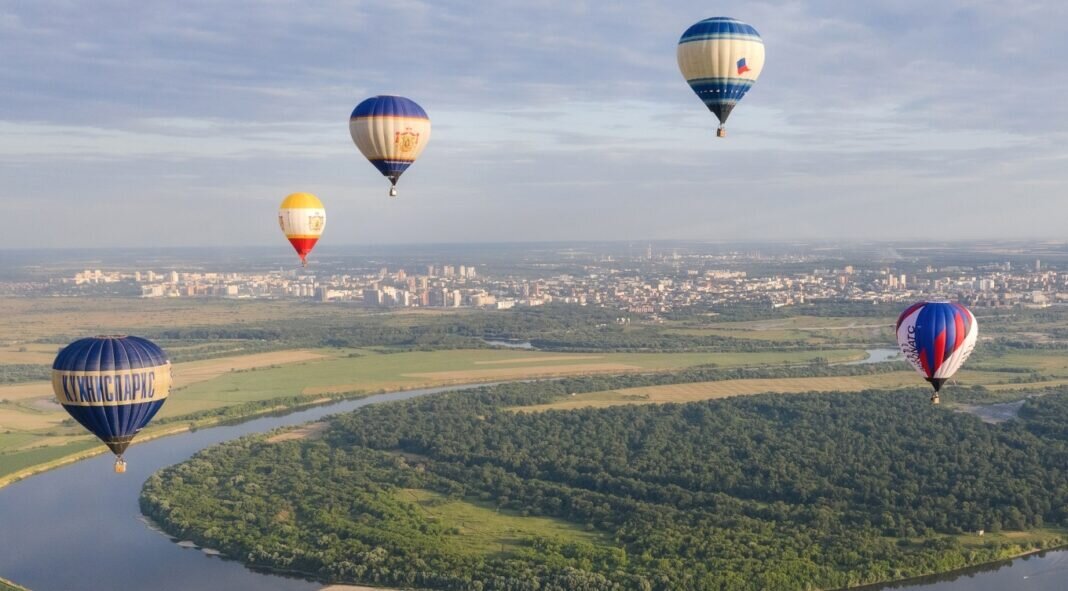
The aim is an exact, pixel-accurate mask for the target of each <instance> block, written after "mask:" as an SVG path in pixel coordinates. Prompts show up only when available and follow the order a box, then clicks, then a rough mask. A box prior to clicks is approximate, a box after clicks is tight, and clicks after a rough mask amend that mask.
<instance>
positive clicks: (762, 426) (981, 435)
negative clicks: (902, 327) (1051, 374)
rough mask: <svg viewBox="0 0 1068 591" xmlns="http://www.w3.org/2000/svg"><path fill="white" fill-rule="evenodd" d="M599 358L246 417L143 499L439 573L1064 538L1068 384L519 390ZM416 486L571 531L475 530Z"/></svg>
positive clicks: (580, 584) (886, 574)
mask: <svg viewBox="0 0 1068 591" xmlns="http://www.w3.org/2000/svg"><path fill="white" fill-rule="evenodd" d="M842 370H843V368H834V369H827V370H826V371H842ZM782 371H791V369H790V368H783V369H782ZM613 379H616V378H607V377H598V378H579V379H573V380H559V381H553V382H537V383H514V384H504V385H498V386H493V387H484V388H478V389H475V390H470V391H463V392H456V393H449V394H442V395H436V396H430V397H426V398H422V399H416V400H412V401H407V402H399V403H389V404H379V405H373V406H368V407H365V408H362V409H360V410H358V411H355V412H352V413H349V414H345V415H341V416H338V417H335V418H334V419H333V420H332V421H330V423H329V425H328V426H327V428H326V430H325V431H324V432H323V433H321V434H320V436H319V437H317V438H309V439H299V440H291V441H283V442H271V441H269V439H268V438H267V437H265V436H251V437H247V438H244V439H241V440H238V441H235V442H231V443H228V444H224V445H222V446H218V447H215V448H211V449H209V450H206V451H204V452H201V453H199V454H198V455H196V456H194V457H193V458H192V459H191V460H189V461H187V462H185V463H182V464H179V465H177V466H174V467H171V468H168V469H166V470H163V471H161V472H160V473H158V474H156V475H154V476H152V477H151V478H150V479H149V480H148V481H147V482H146V484H145V487H144V490H143V492H142V497H141V505H142V510H143V511H144V512H145V514H146V515H149V516H150V517H152V518H153V519H154V520H156V521H157V522H158V523H159V524H160V525H161V526H162V527H163V528H164V529H165V530H166V531H168V532H170V533H171V534H172V535H175V536H180V537H182V538H183V539H192V540H194V541H196V542H197V543H198V544H201V545H204V546H208V547H212V548H217V549H219V550H221V551H222V552H223V553H224V554H225V555H227V556H229V557H233V558H236V559H239V560H241V561H243V562H245V563H247V564H250V565H254V566H257V567H260V568H269V569H276V570H282V571H288V572H293V573H299V574H304V575H305V576H310V577H313V578H316V579H320V580H323V581H329V582H362V583H371V584H380V585H392V586H401V587H415V588H426V589H450V590H451V589H455V590H460V589H482V590H502V591H503V590H535V589H537V590H541V591H548V590H559V591H566V590H585V589H590V590H592V589H619V590H623V589H644V590H654V589H655V590H662V591H668V590H672V591H677V590H681V589H694V590H713V589H716V590H738V591H745V590H757V589H782V590H806V589H817V588H818V589H834V588H843V587H848V586H856V585H860V584H865V583H873V582H879V581H885V580H891V579H900V578H906V577H912V576H917V575H922V574H929V573H933V572H942V571H947V570H952V569H956V568H961V567H964V566H968V565H972V564H978V563H982V562H988V561H990V560H994V559H997V558H1002V557H1006V556H1010V555H1014V554H1017V553H1020V552H1023V551H1027V550H1030V549H1032V548H1034V547H1036V546H1042V547H1049V546H1054V545H1062V544H1064V543H1066V536H1065V535H1064V533H1063V532H1064V531H1065V528H1068V471H1066V470H1065V466H1068V428H1066V427H1065V425H1068V388H1061V389H1058V390H1052V391H1049V392H1048V393H1046V394H1045V395H1044V396H1041V397H1035V398H1031V399H1029V400H1028V401H1027V402H1026V403H1025V404H1024V406H1023V408H1022V409H1021V412H1020V418H1019V419H1017V420H1014V421H1010V422H1007V423H1003V424H1000V425H990V424H985V423H983V422H981V421H980V420H979V419H978V418H976V417H974V416H971V415H966V414H961V413H955V412H952V411H949V410H947V409H944V408H935V407H932V406H931V405H930V404H928V403H927V397H926V392H925V391H921V390H914V391H913V390H897V391H894V392H884V391H866V392H862V393H858V394H838V393H822V394H816V393H812V394H797V395H775V394H767V395H756V396H749V397H736V398H728V399H722V400H713V401H706V402H696V403H690V404H667V405H636V406H618V407H611V408H604V409H596V410H593V409H591V410H577V411H566V412H560V411H551V412H542V413H532V412H523V409H522V407H523V406H527V405H532V404H539V403H544V402H547V401H551V400H554V399H557V398H559V397H561V396H565V395H567V394H568V393H573V392H575V391H586V390H585V388H587V387H588V388H591V389H592V388H604V387H605V386H606V383H608V385H609V386H610V387H623V386H624V385H623V384H612V383H611V382H612V380H613ZM623 379H626V380H635V379H642V378H641V376H628V377H626V378H623ZM594 381H596V383H592V382H594ZM627 385H630V383H629V382H628V384H627ZM410 490H419V491H427V493H426V494H433V495H437V496H438V498H439V499H444V500H448V502H449V503H451V505H449V506H455V505H456V504H464V505H465V506H470V507H473V508H476V509H478V508H481V509H479V510H482V509H489V510H490V511H487V513H491V514H492V512H496V513H497V514H500V515H509V516H515V517H540V518H551V519H553V520H558V521H559V522H560V523H561V524H565V525H567V526H568V527H572V528H574V530H575V531H576V532H582V533H584V534H588V535H586V536H585V537H579V536H577V535H576V536H572V537H569V536H566V535H563V536H562V535H555V536H553V535H536V534H532V535H528V536H526V537H525V538H524V539H523V540H522V542H521V543H515V544H508V545H506V544H504V543H503V542H502V543H501V545H500V548H497V549H494V550H483V551H475V550H473V549H472V547H471V546H470V544H469V540H470V538H466V537H465V535H464V532H463V531H461V529H462V527H460V526H458V525H456V524H453V523H450V522H449V521H448V520H447V519H444V518H443V517H442V514H432V513H429V512H428V510H427V509H426V508H425V507H422V506H421V505H419V504H418V503H415V502H412V501H411V500H407V499H406V497H404V496H402V495H400V494H399V492H398V491H410ZM440 502H444V501H440ZM980 529H982V530H986V531H987V532H989V533H988V535H987V537H986V538H975V536H973V535H967V534H973V533H974V532H976V531H977V530H980ZM1003 530H1034V531H1041V532H1044V533H1045V534H1046V535H1045V537H1042V538H1040V539H1039V538H1027V537H1023V538H1019V539H1017V538H1012V539H1010V538H1006V537H1003V536H999V532H1001V531H1003ZM977 539H978V540H981V541H978V542H977V541H976V540H977Z"/></svg>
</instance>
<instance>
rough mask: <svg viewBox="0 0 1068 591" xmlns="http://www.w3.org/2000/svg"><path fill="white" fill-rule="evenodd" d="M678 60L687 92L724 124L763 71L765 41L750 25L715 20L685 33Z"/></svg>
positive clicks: (726, 18) (709, 20)
mask: <svg viewBox="0 0 1068 591" xmlns="http://www.w3.org/2000/svg"><path fill="white" fill-rule="evenodd" d="M677 57H678V60H679V70H681V71H682V76H683V77H684V78H686V82H687V83H688V84H689V85H690V88H692V89H693V91H694V92H695V93H697V96H698V98H700V99H701V100H702V101H703V102H704V103H705V106H707V107H708V110H709V111H712V112H713V113H714V114H715V115H716V117H717V118H719V122H720V124H723V123H726V121H727V117H729V116H730V114H731V111H732V110H734V107H735V105H737V104H738V101H740V100H742V97H743V96H745V93H746V92H749V89H750V88H752V86H753V83H755V82H756V80H757V78H759V77H760V71H761V70H763V69H764V41H763V39H761V38H760V33H757V30H756V29H754V28H753V27H752V26H751V25H748V24H746V23H743V22H742V21H740V20H737V19H733V18H729V17H725V16H717V17H713V18H708V19H705V20H703V21H701V22H698V23H696V24H694V25H693V26H692V27H690V28H689V29H686V32H685V33H683V34H682V38H681V39H679V47H678V54H677Z"/></svg>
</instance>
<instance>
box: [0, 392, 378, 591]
mask: <svg viewBox="0 0 1068 591" xmlns="http://www.w3.org/2000/svg"><path fill="white" fill-rule="evenodd" d="M387 393H388V392H374V393H364V392H354V393H351V394H340V395H336V396H323V397H320V398H316V399H314V400H310V401H306V402H296V403H294V404H277V405H274V406H268V407H263V408H256V409H250V410H249V411H248V412H246V413H240V414H227V415H225V416H213V417H204V418H200V419H193V420H190V421H182V422H183V424H181V425H176V426H170V427H168V426H160V427H158V428H151V427H150V428H149V431H148V432H147V433H144V434H143V435H139V436H138V438H137V439H136V440H134V442H133V445H131V446H130V447H131V448H134V449H136V447H137V445H138V444H144V443H147V442H149V441H154V440H156V439H160V438H163V437H170V436H173V435H179V434H181V433H188V432H190V431H194V430H197V429H207V428H210V427H216V426H219V425H224V424H228V423H240V422H243V421H248V420H251V419H255V418H258V417H261V416H264V415H270V414H275V413H287V412H296V411H299V410H304V409H307V408H314V407H316V406H322V405H324V404H330V403H333V402H341V401H344V400H359V399H361V398H366V397H368V396H374V395H376V394H387ZM181 420H182V419H180V418H179V419H176V420H172V422H176V421H181ZM105 453H109V452H108V449H107V447H105V446H104V445H103V444H100V445H94V447H93V448H91V449H88V450H83V451H79V452H76V453H72V454H70V455H66V456H63V457H61V458H57V459H54V460H50V461H47V462H42V463H40V464H36V465H33V466H30V467H28V468H24V469H22V470H19V471H17V472H12V473H10V474H5V475H4V476H2V477H0V489H2V488H4V487H5V486H9V485H11V484H14V483H16V482H19V481H20V480H25V479H26V478H29V477H31V476H34V475H36V474H41V473H43V472H48V471H50V470H55V469H57V468H62V467H63V466H67V465H70V464H73V463H75V462H80V461H82V460H86V459H89V458H92V457H95V456H99V455H102V454H105ZM0 591H2V589H0Z"/></svg>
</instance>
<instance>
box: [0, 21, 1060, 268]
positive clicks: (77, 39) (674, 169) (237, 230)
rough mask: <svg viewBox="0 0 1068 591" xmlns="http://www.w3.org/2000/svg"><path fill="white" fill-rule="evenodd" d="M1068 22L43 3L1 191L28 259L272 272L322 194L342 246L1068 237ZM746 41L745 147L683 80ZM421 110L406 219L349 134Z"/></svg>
mask: <svg viewBox="0 0 1068 591" xmlns="http://www.w3.org/2000/svg"><path fill="white" fill-rule="evenodd" d="M476 8H479V9H476ZM1066 11H1068V8H1065V7H1063V6H1061V5H1058V4H1053V3H1045V2H1023V1H1020V2H1010V3H1007V4H1006V3H1004V2H1000V3H992V2H965V1H960V2H946V3H938V4H936V5H930V4H921V3H919V2H903V3H890V2H880V3H864V4H863V5H842V4H840V3H828V2H756V3H741V2H725V3H722V4H720V5H717V6H716V7H715V8H714V9H713V8H710V7H708V6H706V5H703V4H701V3H697V2H680V3H678V4H676V5H673V6H670V7H665V6H662V5H661V4H658V3H652V2H648V3H630V4H628V5H627V6H626V7H625V8H614V7H601V6H586V5H581V4H577V5H576V4H573V3H553V4H543V5H539V6H538V7H528V6H523V5H510V6H509V5H505V6H491V7H483V6H482V5H478V6H476V5H475V4H471V3H463V2H454V3H447V4H444V5H440V6H431V5H429V4H424V3H421V2H403V3H397V2H368V3H364V4H360V5H351V4H348V3H334V4H331V5H328V6H326V7H321V8H319V9H317V10H316V9H312V8H308V7H306V6H303V5H300V4H297V3H284V2H283V3H276V4H272V5H270V6H263V5H259V4H252V5H249V6H244V7H238V8H235V7H233V6H232V5H230V6H215V5H212V4H206V5H201V6H196V7H187V8H184V9H182V10H181V11H178V10H177V9H176V8H174V7H170V6H167V5H153V4H123V3H118V4H115V5H112V6H110V7H107V8H103V9H101V8H97V7H93V8H89V7H82V6H78V5H65V4H57V3H51V2H41V3H34V4H30V5H26V4H23V5H19V6H17V7H10V8H6V9H3V10H0V31H2V32H3V35H0V47H3V49H4V52H5V54H6V55H10V56H14V59H12V60H11V62H10V64H9V66H8V67H7V68H5V69H2V70H0V80H2V81H3V84H2V87H3V88H4V90H3V91H0V108H2V109H3V112H4V115H3V116H0V130H3V133H2V134H0V183H2V185H0V186H3V187H4V189H3V190H4V195H5V203H6V204H8V206H9V208H10V209H9V211H11V212H12V214H13V215H14V216H15V217H16V219H18V220H19V221H18V223H16V224H12V226H11V227H10V228H9V230H8V232H5V234H4V237H3V238H0V248H15V247H29V248H39V247H61V248H64V247H65V248H81V247H105V246H109V245H111V246H138V247H143V246H155V245H159V246H195V245H226V246H245V245H256V246H262V245H269V244H273V243H275V242H277V241H281V240H282V238H281V236H280V235H279V234H278V230H277V227H276V226H275V225H274V211H275V209H276V208H277V205H278V202H280V201H281V199H282V197H284V196H285V195H286V194H287V193H290V192H293V191H296V190H308V191H311V192H314V193H316V194H318V195H319V196H320V197H321V198H322V199H323V201H324V203H325V204H326V207H327V210H328V216H329V222H328V225H327V229H326V233H325V234H324V237H323V247H324V248H325V247H327V245H328V244H331V243H333V244H339V245H341V244H369V243H370V244H390V243H410V242H419V243H433V242H447V243H456V242H497V241H513V240H520V241H541V240H546V241H560V240H567V241H571V240H577V239H587V240H621V241H627V240H636V241H644V240H649V239H653V240H656V239H667V238H683V239H716V240H725V241H737V240H746V239H751V240H769V239H772V240H774V239H778V240H814V239H824V240H836V239H842V240H858V239H865V238H877V239H882V240H891V239H895V238H896V239H903V240H909V239H921V238H927V239H932V240H943V239H950V240H975V239H983V238H1027V237H1037V238H1056V237H1059V236H1060V235H1061V234H1060V232H1061V229H1060V227H1059V226H1060V218H1061V215H1063V214H1065V213H1068V209H1066V206H1064V205H1063V204H1062V203H1061V201H1062V199H1061V193H1062V192H1063V191H1062V188H1063V187H1064V186H1065V183H1064V181H1065V180H1066V178H1065V175H1066V174H1068V173H1065V172H1064V171H1063V166H1061V163H1062V162H1063V160H1064V153H1063V150H1062V148H1061V147H1060V146H1061V145H1062V144H1063V142H1062V141H1061V140H1063V138H1064V135H1065V131H1064V130H1065V123H1066V122H1068V106H1065V104H1064V103H1063V101H1061V100H1059V97H1060V89H1062V88H1064V87H1065V83H1066V74H1065V73H1064V72H1063V68H1061V67H1059V66H1060V64H1059V61H1058V59H1057V56H1059V55H1062V54H1063V53H1064V50H1065V49H1068V41H1066V38H1065V37H1064V36H1063V34H1062V31H1061V28H1062V27H1061V25H1060V23H1063V22H1064V17H1065V16H1068V14H1066ZM717 14H725V15H731V16H736V17H739V18H742V19H743V20H746V21H748V22H751V23H752V24H753V25H754V26H755V27H756V28H757V29H758V30H759V31H760V32H761V34H762V35H763V36H764V38H765V42H766V44H767V48H768V62H767V67H766V70H765V72H764V74H763V75H762V77H761V80H760V82H759V83H758V84H757V85H756V87H755V88H754V89H753V91H752V92H751V93H750V95H749V96H748V97H747V98H746V100H745V101H744V102H743V103H742V105H741V106H740V107H739V108H738V111H737V112H736V114H735V115H734V116H733V117H732V119H731V125H730V128H731V135H730V136H729V137H728V138H727V139H725V140H718V139H716V138H715V137H714V130H715V120H714V118H713V117H712V116H711V115H710V114H709V113H707V112H705V110H704V108H703V107H702V106H701V104H700V102H699V101H698V100H697V99H696V98H695V97H693V96H692V93H691V92H690V90H689V88H688V87H687V86H686V84H685V82H684V81H683V80H682V77H681V76H680V75H679V73H678V71H677V68H676V65H675V58H674V52H675V43H676V42H677V40H678V36H679V35H680V34H681V32H682V31H683V30H684V29H685V28H686V27H687V26H689V24H691V23H692V22H694V21H696V20H699V19H701V18H705V17H709V16H715V15H717ZM383 36H387V37H391V38H392V37H396V38H398V39H400V40H401V41H400V42H399V43H400V47H401V48H402V49H401V50H397V49H396V46H395V45H394V44H392V43H385V42H383V41H382V39H383ZM1010 75H1013V76H1014V77H1015V76H1021V75H1023V76H1026V79H1027V84H1026V85H1023V84H1018V83H1015V82H1014V83H1008V82H1007V80H1006V79H1007V78H1008V76H1010ZM992 89H995V90H996V92H997V93H998V97H999V98H998V99H997V100H990V97H989V93H990V92H991V90H992ZM391 92H395V93H400V94H408V95H411V96H412V97H413V98H417V100H419V102H420V103H421V104H423V105H424V107H426V109H427V111H428V112H429V114H430V116H431V118H432V120H433V121H434V125H435V127H434V139H433V141H432V143H431V144H430V146H429V147H428V148H427V151H426V152H425V154H424V156H423V158H422V159H421V160H420V162H418V163H417V164H416V166H414V167H413V168H412V170H411V171H410V172H409V173H408V174H407V175H406V176H405V181H404V185H403V186H402V188H401V196H400V198H399V199H397V200H393V201H390V200H387V199H386V197H385V186H384V185H383V181H382V179H381V178H380V177H379V176H378V175H377V173H376V172H375V171H374V170H373V168H372V167H371V166H370V165H369V164H367V162H365V161H364V160H363V159H362V158H361V157H360V156H359V154H358V153H357V152H356V150H355V148H354V147H353V146H351V142H350V141H349V138H348V136H347V129H346V125H345V120H346V118H347V115H348V113H349V111H351V109H352V107H353V106H354V105H355V104H356V102H358V101H359V100H360V99H361V98H363V97H365V96H367V95H371V94H378V93H391ZM1058 214H1061V215H1058ZM101 228H118V229H120V230H121V232H115V231H112V230H108V231H102V230H101Z"/></svg>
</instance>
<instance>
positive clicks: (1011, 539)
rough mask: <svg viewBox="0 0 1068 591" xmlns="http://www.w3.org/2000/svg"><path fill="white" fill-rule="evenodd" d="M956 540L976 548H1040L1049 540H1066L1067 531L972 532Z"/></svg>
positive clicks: (1052, 529)
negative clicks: (1010, 545)
mask: <svg viewBox="0 0 1068 591" xmlns="http://www.w3.org/2000/svg"><path fill="white" fill-rule="evenodd" d="M956 538H957V539H958V540H959V541H960V543H961V545H963V546H968V547H976V548H977V547H981V546H989V545H992V544H995V543H1002V544H1017V545H1022V546H1042V545H1045V544H1046V543H1047V542H1049V541H1051V540H1064V539H1066V538H1068V530H1063V529H1057V528H1039V529H1033V530H1029V531H1000V532H997V533H994V532H985V533H984V534H983V535H982V536H980V535H978V533H975V532H973V533H968V534H961V535H958V536H956Z"/></svg>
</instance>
